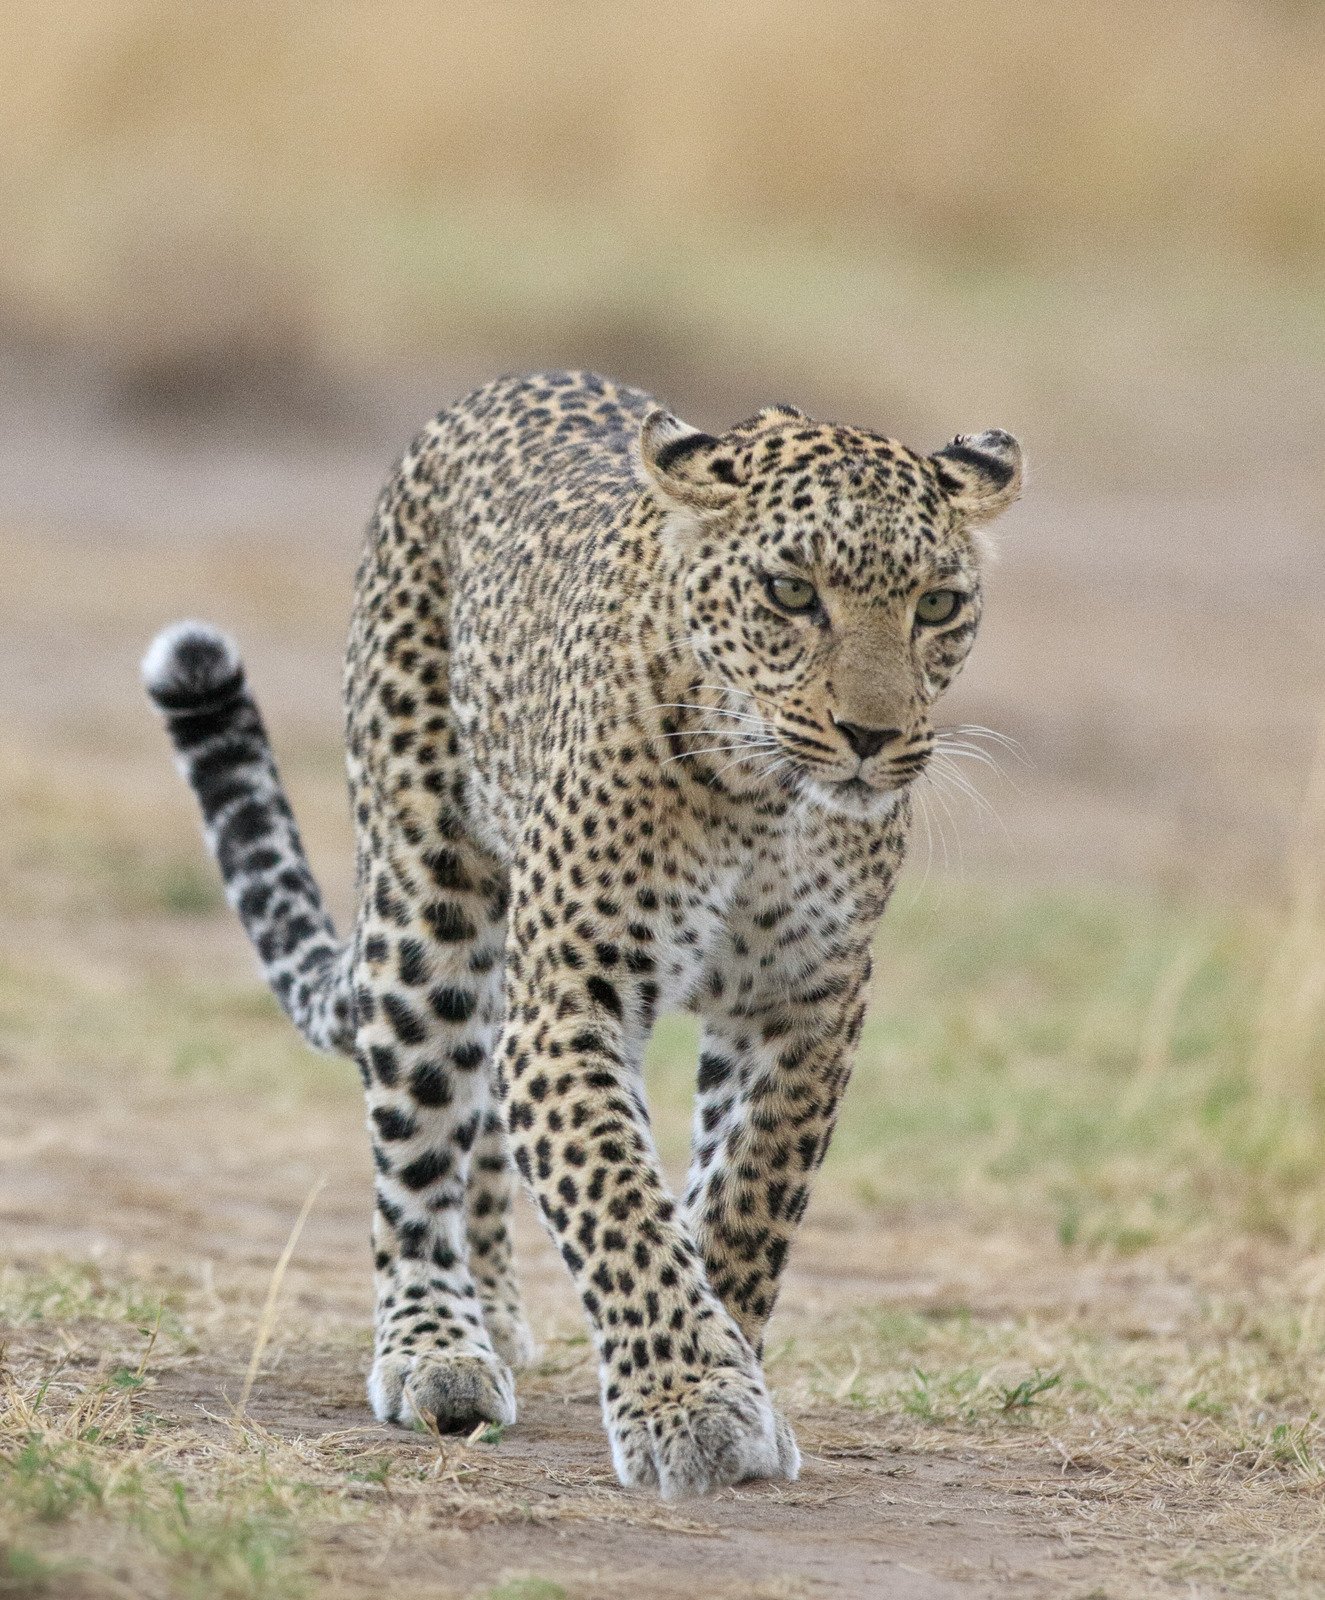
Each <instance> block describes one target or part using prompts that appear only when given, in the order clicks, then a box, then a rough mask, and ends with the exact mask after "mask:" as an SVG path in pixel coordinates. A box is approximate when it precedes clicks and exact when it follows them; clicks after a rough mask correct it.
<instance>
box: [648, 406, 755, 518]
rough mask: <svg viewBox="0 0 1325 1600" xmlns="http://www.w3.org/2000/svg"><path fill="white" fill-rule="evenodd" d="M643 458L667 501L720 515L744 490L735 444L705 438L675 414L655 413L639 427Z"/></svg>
mask: <svg viewBox="0 0 1325 1600" xmlns="http://www.w3.org/2000/svg"><path fill="white" fill-rule="evenodd" d="M639 448H640V459H641V460H642V461H643V463H644V470H645V471H646V472H647V473H648V475H649V481H650V482H651V483H652V485H653V486H654V488H655V489H657V490H658V491H659V492H660V493H661V494H662V495H663V496H664V498H665V499H667V500H671V501H673V502H674V503H675V504H677V505H681V506H685V507H687V508H688V509H690V510H692V511H716V510H718V509H719V508H720V507H722V506H725V505H726V504H727V503H728V502H729V501H731V500H732V499H733V498H734V497H735V496H736V495H737V494H738V493H739V491H740V488H741V485H742V482H743V472H742V467H741V464H740V462H739V461H738V459H737V455H736V451H735V449H734V448H733V446H732V444H731V442H730V441H729V440H725V439H718V438H715V437H714V436H713V435H712V434H711V433H701V432H700V430H699V429H698V428H692V427H691V426H690V425H689V423H685V422H682V421H681V419H680V418H679V417H674V416H673V415H672V414H671V412H670V411H663V410H662V409H661V408H656V409H654V410H653V411H650V412H649V414H648V416H647V417H645V419H644V421H643V423H642V424H641V426H640V439H639Z"/></svg>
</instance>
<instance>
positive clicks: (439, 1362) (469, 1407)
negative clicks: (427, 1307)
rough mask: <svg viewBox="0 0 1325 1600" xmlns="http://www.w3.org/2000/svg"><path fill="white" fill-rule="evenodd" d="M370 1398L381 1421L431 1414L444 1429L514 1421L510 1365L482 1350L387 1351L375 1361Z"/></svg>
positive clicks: (415, 1418)
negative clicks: (481, 1423)
mask: <svg viewBox="0 0 1325 1600" xmlns="http://www.w3.org/2000/svg"><path fill="white" fill-rule="evenodd" d="M368 1400H369V1404H370V1405H371V1406H372V1408H373V1415H374V1416H375V1417H376V1418H377V1419H378V1421H379V1422H400V1423H404V1424H405V1425H406V1426H407V1427H408V1426H412V1425H413V1424H414V1423H416V1422H418V1421H420V1420H424V1421H427V1420H431V1421H432V1422H433V1423H435V1424H436V1426H437V1427H438V1428H439V1429H440V1430H441V1431H442V1432H443V1433H458V1432H463V1431H465V1430H467V1429H470V1428H473V1427H475V1426H476V1425H477V1424H478V1423H480V1422H499V1423H504V1424H508V1425H509V1424H510V1423H512V1422H514V1421H515V1380H514V1379H513V1378H512V1376H511V1370H510V1368H509V1367H508V1366H507V1365H506V1363H505V1362H504V1361H503V1360H502V1359H501V1358H500V1356H497V1355H495V1354H493V1353H491V1352H489V1351H485V1350H395V1351H388V1352H386V1353H384V1354H382V1355H379V1356H378V1358H377V1359H376V1361H374V1362H373V1368H372V1371H371V1372H370V1373H369V1375H368Z"/></svg>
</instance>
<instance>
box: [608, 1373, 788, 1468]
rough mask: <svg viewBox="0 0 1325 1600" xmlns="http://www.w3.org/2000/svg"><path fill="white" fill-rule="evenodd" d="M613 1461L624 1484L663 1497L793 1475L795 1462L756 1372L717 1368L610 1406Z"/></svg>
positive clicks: (784, 1432)
mask: <svg viewBox="0 0 1325 1600" xmlns="http://www.w3.org/2000/svg"><path fill="white" fill-rule="evenodd" d="M607 1427H608V1433H609V1436H610V1438H611V1441H612V1463H613V1465H614V1466H615V1467H616V1472H617V1477H618V1478H620V1480H621V1482H622V1483H623V1484H625V1485H626V1486H627V1487H636V1488H645V1487H651V1488H657V1489H658V1490H659V1491H660V1492H661V1494H662V1497H663V1499H664V1500H680V1499H684V1498H687V1497H689V1496H692V1495H701V1494H708V1493H709V1492H710V1491H712V1490H714V1489H720V1488H722V1487H724V1485H726V1484H730V1483H741V1482H743V1481H744V1480H745V1479H747V1478H791V1477H795V1475H796V1471H797V1470H798V1469H799V1465H800V1453H799V1451H797V1449H796V1445H795V1440H794V1439H792V1437H791V1431H790V1429H788V1428H787V1427H786V1424H785V1423H783V1424H782V1435H783V1436H784V1437H780V1433H779V1427H778V1418H777V1415H776V1413H775V1412H774V1410H773V1407H772V1404H771V1402H770V1401H769V1398H768V1391H767V1390H766V1389H765V1387H764V1384H763V1381H762V1379H761V1378H760V1377H759V1376H758V1375H757V1374H751V1373H748V1372H743V1371H741V1370H740V1369H739V1368H736V1367H716V1368H711V1369H710V1370H709V1371H707V1372H704V1373H702V1374H701V1375H700V1376H699V1377H698V1378H696V1379H694V1380H692V1381H691V1382H690V1383H689V1384H687V1385H685V1386H684V1387H682V1388H680V1389H677V1390H672V1391H668V1392H666V1393H662V1394H659V1393H654V1394H652V1395H648V1396H640V1397H632V1396H630V1395H622V1396H621V1397H620V1398H619V1399H617V1400H616V1401H614V1402H613V1403H612V1404H611V1405H610V1407H609V1415H608V1417H607Z"/></svg>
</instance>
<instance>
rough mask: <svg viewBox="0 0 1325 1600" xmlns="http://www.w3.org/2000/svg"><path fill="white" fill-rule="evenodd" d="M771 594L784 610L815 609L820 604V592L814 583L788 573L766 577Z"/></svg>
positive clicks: (766, 584) (766, 583)
mask: <svg viewBox="0 0 1325 1600" xmlns="http://www.w3.org/2000/svg"><path fill="white" fill-rule="evenodd" d="M764 582H765V586H766V587H767V589H768V592H769V595H770V596H771V598H772V599H773V600H774V602H775V603H776V604H777V605H780V606H781V607H782V609H783V610H784V611H813V610H814V608H815V606H817V605H818V604H819V594H818V591H817V590H816V589H815V587H814V585H813V584H812V583H807V582H806V581H805V579H804V578H792V577H789V576H788V575H787V574H786V573H779V574H778V575H777V577H774V578H766V579H765V580H764Z"/></svg>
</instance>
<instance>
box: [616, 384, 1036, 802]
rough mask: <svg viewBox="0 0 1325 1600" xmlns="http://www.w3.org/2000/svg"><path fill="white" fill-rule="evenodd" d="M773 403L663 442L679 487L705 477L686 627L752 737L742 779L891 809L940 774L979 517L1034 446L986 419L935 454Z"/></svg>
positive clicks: (976, 586) (976, 603)
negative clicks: (942, 702)
mask: <svg viewBox="0 0 1325 1600" xmlns="http://www.w3.org/2000/svg"><path fill="white" fill-rule="evenodd" d="M774 415H775V417H776V420H773V421H772V422H771V425H770V421H769V414H768V413H763V414H761V417H760V418H758V419H755V422H754V423H752V424H747V425H744V426H743V428H741V429H736V430H733V431H732V433H731V434H728V435H726V436H724V437H723V438H722V439H710V438H709V436H707V435H699V436H698V438H700V439H701V440H704V441H706V442H705V443H703V444H693V443H690V441H691V440H693V439H694V438H695V437H696V436H695V435H694V434H693V433H692V432H689V431H688V432H686V433H683V434H681V435H679V436H673V437H672V438H671V439H670V440H663V441H662V443H661V447H660V448H658V449H657V450H655V452H654V456H655V460H657V458H658V457H661V461H660V462H658V464H657V466H656V467H655V468H654V469H653V470H654V471H655V476H659V475H663V481H664V483H665V484H666V485H667V487H668V489H669V491H670V493H671V494H672V497H673V500H674V501H675V502H678V503H681V502H683V501H684V497H685V494H686V491H687V489H688V490H689V491H690V500H689V514H690V517H691V519H692V520H691V522H690V523H689V525H688V528H689V532H688V535H687V543H688V553H689V561H688V564H687V567H686V571H685V577H684V607H685V618H686V626H687V632H688V635H689V638H690V642H691V644H692V647H693V649H694V651H695V654H696V655H697V657H698V658H699V660H700V662H701V663H702V665H703V666H704V667H705V669H706V673H707V674H708V681H709V683H710V684H711V685H721V687H722V688H723V689H724V690H726V691H727V693H726V696H725V703H726V707H727V710H728V711H729V712H730V720H731V722H732V725H733V728H734V729H735V730H736V734H735V737H736V738H738V739H739V740H742V741H744V742H745V743H746V744H748V746H749V753H748V755H742V759H741V770H742V774H743V776H747V777H749V776H753V775H754V774H763V775H764V776H766V777H767V779H768V780H769V781H770V782H777V783H779V784H781V785H782V786H784V787H789V788H795V789H797V790H798V791H800V792H801V793H803V794H805V795H806V796H807V797H808V798H810V799H811V800H812V801H814V802H816V803H818V804H821V805H823V806H826V807H828V808H831V809H834V810H840V811H845V812H848V813H850V814H853V815H859V816H876V815H884V814H886V813H887V812H888V811H890V810H891V809H892V807H893V806H894V805H895V804H896V802H897V800H898V798H899V797H900V796H901V795H902V794H903V793H904V792H905V790H906V789H907V787H908V786H909V785H910V784H912V783H913V782H915V780H916V779H917V778H918V777H919V776H920V775H921V773H922V772H923V771H924V770H925V767H926V764H927V763H928V761H929V758H930V755H931V753H932V751H933V748H934V741H935V734H934V725H933V720H932V719H933V709H934V705H935V702H936V701H937V700H938V698H939V696H940V695H941V694H942V693H943V691H944V690H945V689H946V688H947V687H948V685H949V684H950V683H951V682H952V679H953V678H954V677H955V676H956V674H957V672H958V671H960V669H961V667H962V664H963V663H964V662H965V660H966V657H967V655H968V653H969V651H970V649H971V645H972V643H973V641H974V639H975V634H976V629H977V627H978V625H979V621H980V609H981V589H980V556H981V549H980V544H979V540H978V536H977V534H976V531H975V530H976V528H977V527H978V526H979V525H980V524H981V523H983V522H985V521H987V520H988V519H989V517H990V516H992V515H996V514H997V511H999V510H1001V509H1003V506H1005V505H1006V504H1008V503H1010V501H1011V500H1012V499H1013V498H1014V496H1015V494H1016V492H1017V488H1018V486H1019V482H1020V474H1021V458H1020V450H1019V448H1018V446H1017V444H1016V441H1015V440H1013V439H1012V438H1011V436H1010V435H1008V434H1002V433H988V434H981V435H979V436H978V437H977V438H975V439H969V440H965V439H958V440H954V441H953V443H952V444H951V445H949V446H947V447H946V448H945V450H943V451H940V452H938V453H937V454H936V455H934V456H930V457H925V456H920V455H917V454H915V453H914V452H912V451H910V450H908V449H907V448H906V447H905V446H903V445H899V444H897V443H895V442H894V441H892V440H888V439H883V438H880V437H879V436H877V435H874V434H869V433H865V432H862V431H860V430H857V429H849V428H837V427H830V426H826V425H821V424H816V423H810V422H808V421H807V420H806V419H804V418H802V417H800V416H799V415H797V414H791V415H788V414H786V413H781V412H779V413H776V414H774ZM761 422H762V423H763V424H764V425H763V426H756V424H759V423H761ZM648 427H649V425H648V424H646V433H645V459H646V461H648V459H649V455H648V443H649V439H648ZM669 451H670V460H669V459H668V457H669ZM682 473H684V474H685V476H684V478H682V479H681V485H682V487H681V489H680V492H679V493H678V491H677V490H676V488H674V487H673V485H674V484H675V483H676V482H677V480H678V478H680V475H681V474H682ZM719 489H723V490H726V492H725V493H719V492H718V491H719ZM696 490H700V491H702V492H703V494H704V496H705V498H706V500H707V501H708V502H709V503H707V504H704V503H697V502H696V500H695V491H696ZM681 520H682V526H686V524H684V521H683V519H681Z"/></svg>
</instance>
